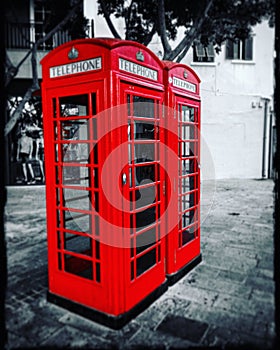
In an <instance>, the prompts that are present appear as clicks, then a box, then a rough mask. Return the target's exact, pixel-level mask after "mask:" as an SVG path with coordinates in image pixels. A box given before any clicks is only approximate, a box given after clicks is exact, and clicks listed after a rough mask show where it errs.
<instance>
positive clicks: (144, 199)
mask: <svg viewBox="0 0 280 350" xmlns="http://www.w3.org/2000/svg"><path fill="white" fill-rule="evenodd" d="M135 200H136V202H135V206H136V208H137V209H139V208H141V207H145V206H147V205H150V204H153V203H154V202H155V201H156V187H155V186H149V187H145V188H140V189H137V190H136V191H135Z"/></svg>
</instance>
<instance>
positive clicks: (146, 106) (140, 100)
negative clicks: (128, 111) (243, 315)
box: [133, 96, 155, 118]
mask: <svg viewBox="0 0 280 350" xmlns="http://www.w3.org/2000/svg"><path fill="white" fill-rule="evenodd" d="M133 108H134V116H136V117H143V118H155V115H154V114H155V113H154V100H153V99H152V98H146V97H142V96H133Z"/></svg>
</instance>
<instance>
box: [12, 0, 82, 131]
mask: <svg viewBox="0 0 280 350" xmlns="http://www.w3.org/2000/svg"><path fill="white" fill-rule="evenodd" d="M81 4H82V0H79V1H78V2H77V3H76V4H75V6H73V7H72V8H71V10H70V11H69V12H68V14H67V15H66V17H64V19H63V20H62V21H61V22H60V23H58V24H57V25H56V26H55V27H54V28H53V29H52V30H51V31H49V32H48V33H47V34H46V35H45V36H44V37H43V38H40V39H39V40H37V41H36V42H35V43H34V45H33V46H32V48H31V49H30V50H29V51H28V53H27V54H26V55H25V57H24V58H23V59H22V60H21V62H20V65H21V64H22V63H23V62H24V61H25V60H26V59H27V57H28V56H29V55H30V54H32V57H31V64H32V77H33V80H32V85H31V87H30V88H29V89H28V90H27V91H26V93H25V95H24V97H23V99H22V100H21V102H20V104H19V105H18V107H17V109H16V110H15V111H14V113H13V114H12V116H11V118H10V119H9V120H8V122H7V124H6V126H5V136H7V135H8V134H9V133H10V132H11V130H12V129H13V128H14V126H15V125H16V123H17V121H18V119H19V118H20V116H21V113H22V110H23V108H24V105H25V103H26V102H27V101H28V100H30V99H31V97H32V94H33V92H34V91H36V90H38V88H39V82H38V71H37V50H38V47H39V45H41V44H42V43H44V42H45V41H47V40H48V39H50V38H51V37H52V36H53V35H54V34H55V33H56V32H57V31H58V30H60V29H61V28H62V27H63V26H64V25H65V24H66V23H67V22H68V21H69V19H71V18H72V17H73V15H74V14H75V12H76V10H77V8H78V7H79V6H81ZM7 62H10V63H11V61H10V60H9V59H8V61H7ZM18 67H19V65H18ZM15 68H16V69H17V67H15ZM17 71H18V70H17ZM16 73H17V72H16ZM15 75H16V74H15ZM15 75H14V76H15ZM6 80H7V79H6ZM10 81H11V79H10Z"/></svg>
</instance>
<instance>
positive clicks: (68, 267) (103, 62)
mask: <svg viewBox="0 0 280 350" xmlns="http://www.w3.org/2000/svg"><path fill="white" fill-rule="evenodd" d="M42 71H43V83H42V97H43V119H44V130H45V143H46V146H45V150H46V153H45V158H46V163H45V164H46V177H47V178H46V201H47V231H48V259H49V291H50V293H52V294H53V295H58V296H60V297H63V298H65V299H67V300H72V301H73V302H76V303H79V304H81V305H84V306H87V307H89V308H92V309H94V310H98V311H100V312H103V313H107V314H110V315H115V316H117V315H121V314H123V313H125V312H126V311H129V310H130V309H131V308H133V307H134V306H135V305H136V304H137V303H139V302H141V301H142V300H143V299H144V298H145V297H146V296H148V295H149V294H150V293H152V292H153V291H154V290H155V289H156V288H158V287H159V286H160V285H161V284H162V283H163V282H164V281H165V266H164V259H165V239H164V237H163V232H164V225H165V223H164V220H161V214H162V213H163V212H164V209H165V208H164V197H163V195H162V192H163V186H164V181H163V179H164V177H165V173H164V169H163V168H162V167H161V164H160V161H159V160H160V157H161V156H163V155H161V154H160V142H162V139H161V138H162V135H163V134H162V133H161V130H160V128H161V123H162V116H161V108H160V107H161V106H162V104H163V102H164V87H163V84H162V82H163V71H162V63H161V62H160V60H159V59H158V58H157V57H156V56H155V55H154V54H153V53H152V52H150V51H149V50H148V49H147V48H146V47H144V46H142V45H140V44H138V43H135V42H127V41H121V40H115V39H86V40H76V41H73V42H70V43H67V44H64V45H62V46H60V47H59V48H57V49H55V50H53V51H52V52H51V53H50V54H48V55H47V56H46V57H45V58H44V59H43V60H42ZM128 96H129V99H130V100H128ZM141 101H142V102H143V101H146V102H147V101H148V102H149V103H150V105H149V107H148V108H146V107H147V106H146V107H144V109H141V108H142V107H141V106H140V107H139V106H138V107H137V103H138V102H141ZM150 106H152V107H151V108H150ZM139 113H140V115H139ZM128 128H130V134H129V133H128ZM160 135H161V136H160ZM129 149H130V150H131V152H132V153H131V154H130V153H129ZM133 152H134V153H135V154H134V153H133ZM149 152H150V154H151V155H152V158H149V159H148V158H147V159H143V157H144V156H145V157H146V156H147V154H148V153H149ZM136 153H137V154H136ZM112 155H113V156H114V157H113V156H112ZM129 155H130V156H131V155H133V158H129ZM110 157H111V158H110ZM140 158H141V159H140ZM110 159H111V160H110ZM120 165H121V166H122V168H120ZM131 174H133V175H134V177H132V176H131ZM137 176H138V177H139V178H138V180H139V181H140V182H139V181H138V182H137V183H136V182H135V181H136V180H135V179H136V177H137ZM149 176H150V177H149ZM147 179H148V180H150V181H149V183H148V184H147V183H144V184H143V183H141V181H142V182H143V180H147ZM151 189H154V191H155V197H154V200H153V201H152V202H148V203H144V204H143V203H142V205H141V206H140V207H138V204H139V202H138V201H137V200H138V198H136V196H137V195H138V193H139V192H141V191H142V193H141V194H142V196H143V198H144V197H146V199H149V196H150V194H149V191H150V190H151ZM147 218H150V221H149V222H147V223H146V224H144V223H143V220H145V219H147ZM141 225H142V226H143V227H142V229H140V228H141V227H140V226H141ZM148 235H149V236H152V237H154V241H153V242H148V243H149V244H146V245H145V244H143V239H144V238H145V237H147V236H148ZM135 244H136V246H135ZM144 247H145V249H144Z"/></svg>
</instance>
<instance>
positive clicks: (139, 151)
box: [134, 143, 156, 163]
mask: <svg viewBox="0 0 280 350" xmlns="http://www.w3.org/2000/svg"><path fill="white" fill-rule="evenodd" d="M155 160H156V159H155V144H153V143H142V144H135V145H134V161H135V163H143V162H153V161H155Z"/></svg>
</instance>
